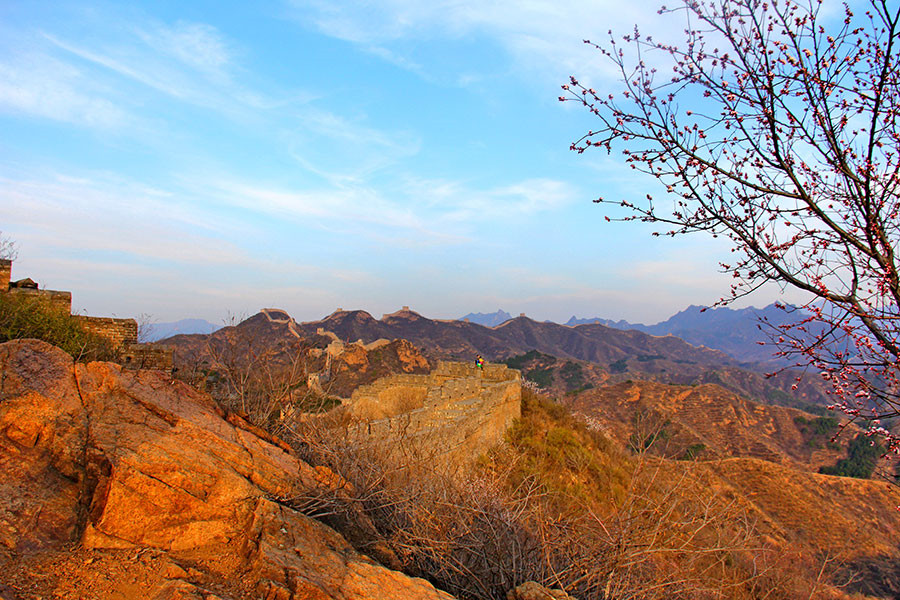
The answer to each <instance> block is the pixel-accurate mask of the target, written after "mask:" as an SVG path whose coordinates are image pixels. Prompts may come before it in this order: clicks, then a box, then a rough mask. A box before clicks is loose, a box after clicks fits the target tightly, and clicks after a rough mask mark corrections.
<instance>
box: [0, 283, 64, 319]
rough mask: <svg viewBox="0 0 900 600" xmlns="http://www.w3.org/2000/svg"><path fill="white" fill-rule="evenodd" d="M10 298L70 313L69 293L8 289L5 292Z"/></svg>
mask: <svg viewBox="0 0 900 600" xmlns="http://www.w3.org/2000/svg"><path fill="white" fill-rule="evenodd" d="M6 293H7V294H9V295H10V296H14V297H16V298H19V299H23V300H24V299H29V300H34V301H36V302H41V303H43V304H46V305H47V306H49V307H50V308H53V309H56V310H59V311H61V312H66V313H71V312H72V294H71V292H60V291H57V290H34V289H30V288H9V289H8V290H7V291H6Z"/></svg>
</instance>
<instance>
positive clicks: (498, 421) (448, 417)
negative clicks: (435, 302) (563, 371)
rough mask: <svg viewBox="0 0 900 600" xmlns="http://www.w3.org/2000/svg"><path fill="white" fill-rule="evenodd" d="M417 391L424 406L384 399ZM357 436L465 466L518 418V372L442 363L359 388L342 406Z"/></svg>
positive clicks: (500, 438) (406, 452)
mask: <svg viewBox="0 0 900 600" xmlns="http://www.w3.org/2000/svg"><path fill="white" fill-rule="evenodd" d="M413 390H416V391H417V392H419V393H418V394H416V396H417V399H418V398H421V391H422V390H426V391H425V397H424V401H417V402H416V403H414V404H412V405H409V404H407V406H406V408H407V409H406V410H404V411H398V410H397V409H398V404H397V403H395V402H392V401H391V400H389V399H392V398H394V397H396V396H397V395H401V396H402V395H404V394H409V392H412V391H413ZM347 404H348V413H349V414H350V415H351V416H353V417H355V418H356V428H357V432H358V433H359V434H360V435H361V436H365V437H367V438H369V439H370V440H373V441H374V442H375V443H378V444H380V445H383V446H384V447H388V448H393V449H394V450H395V451H396V452H397V453H398V455H409V453H410V452H413V453H418V454H420V455H422V454H426V455H428V456H429V457H430V459H433V460H436V461H440V462H443V463H444V464H452V465H457V466H459V465H464V464H467V463H470V462H471V461H473V460H475V459H476V458H477V457H478V456H479V455H480V454H482V453H484V452H486V451H487V450H489V449H490V448H491V447H493V446H495V445H497V444H499V443H501V442H502V441H503V438H504V435H505V433H506V430H507V429H508V428H509V426H510V425H511V424H512V421H513V419H516V418H518V417H520V416H521V414H522V386H521V376H520V374H519V372H518V371H515V370H513V369H509V368H507V367H506V366H505V365H485V368H484V370H481V369H478V368H477V367H475V366H474V365H470V364H468V363H452V362H441V363H438V365H437V367H435V369H434V370H433V371H432V372H431V373H430V374H427V375H408V374H401V375H391V376H388V377H384V378H382V379H379V380H378V381H375V382H374V383H371V384H369V385H365V386H361V387H360V388H358V389H357V390H356V391H355V392H354V393H353V395H352V397H351V398H350V399H349V401H348V402H347Z"/></svg>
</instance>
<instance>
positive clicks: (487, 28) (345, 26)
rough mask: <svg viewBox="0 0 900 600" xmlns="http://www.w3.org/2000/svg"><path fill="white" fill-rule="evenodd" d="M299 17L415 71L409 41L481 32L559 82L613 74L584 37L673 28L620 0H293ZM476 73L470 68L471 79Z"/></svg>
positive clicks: (524, 69)
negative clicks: (337, 0) (406, 50)
mask: <svg viewBox="0 0 900 600" xmlns="http://www.w3.org/2000/svg"><path fill="white" fill-rule="evenodd" d="M289 2H290V6H291V7H292V9H293V10H294V11H295V15H296V16H297V18H298V20H300V21H302V22H304V23H312V24H313V26H314V27H316V28H318V29H319V30H320V31H321V32H323V33H325V34H327V35H330V36H333V37H336V38H339V39H342V40H346V41H349V42H353V43H356V44H359V45H360V46H361V47H363V48H373V47H375V48H380V49H381V50H379V52H380V53H382V54H383V56H384V58H385V59H386V60H390V61H391V62H393V63H395V64H399V65H401V66H402V65H403V62H404V61H409V62H410V63H411V64H413V65H415V67H416V68H415V69H411V70H414V71H421V72H423V73H425V74H427V73H428V65H422V66H420V64H419V62H418V61H414V60H412V59H411V58H410V57H409V56H406V55H405V54H404V50H403V42H405V41H409V40H433V39H436V38H439V39H455V40H460V39H464V38H466V37H474V36H482V37H487V38H488V39H490V40H493V41H495V42H496V43H497V44H499V45H500V47H502V48H503V49H505V51H506V53H507V55H508V57H509V59H510V61H511V68H512V69H513V70H516V71H519V72H521V73H522V74H524V75H527V76H529V77H533V76H534V75H535V74H538V75H540V76H541V77H545V78H549V79H551V80H552V81H554V82H556V81H559V80H561V79H562V78H564V77H566V76H567V75H569V74H575V73H578V74H581V75H585V76H589V77H597V78H599V77H608V76H611V75H612V73H611V72H610V71H609V70H608V69H607V67H606V66H605V65H603V64H602V61H598V60H597V54H596V52H593V51H591V50H590V49H589V48H587V47H585V46H584V44H583V43H582V40H583V39H586V38H592V39H605V37H606V32H607V31H608V30H609V29H613V30H615V31H618V32H620V33H623V34H624V33H628V32H630V31H631V29H632V28H633V26H634V24H635V23H638V22H640V23H641V24H642V28H644V29H645V30H648V31H650V32H651V33H652V32H655V31H658V30H661V31H666V30H669V31H671V29H672V27H671V17H670V18H669V19H668V23H663V21H662V19H661V18H659V17H658V16H657V14H656V10H657V9H658V8H659V7H658V6H656V5H655V4H652V3H646V2H638V3H631V4H628V3H625V4H623V3H621V2H615V1H613V0H603V1H601V2H597V1H596V0H574V1H572V2H565V3H560V2H554V1H553V0H533V1H531V2H527V3H523V2H519V1H517V0H500V1H497V2H480V1H479V0H437V1H435V2H417V1H415V0H380V1H376V2H371V1H368V0H356V1H350V2H340V3H334V2H323V1H321V0H289ZM471 77H473V74H471V73H468V74H466V78H471Z"/></svg>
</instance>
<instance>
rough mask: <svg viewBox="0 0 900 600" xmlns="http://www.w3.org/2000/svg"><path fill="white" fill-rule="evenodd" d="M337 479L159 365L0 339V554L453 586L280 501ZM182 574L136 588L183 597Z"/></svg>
mask: <svg viewBox="0 0 900 600" xmlns="http://www.w3.org/2000/svg"><path fill="white" fill-rule="evenodd" d="M337 479H338V478H337V477H336V476H335V475H334V474H333V473H330V472H327V471H324V470H322V469H321V468H319V469H317V468H314V467H311V466H310V465H308V464H306V463H304V462H303V461H301V460H299V459H298V458H297V457H296V456H295V455H294V454H293V453H292V452H291V451H290V449H289V448H288V447H287V446H285V445H284V444H283V443H281V442H279V441H278V440H276V439H274V438H271V437H270V436H267V435H266V434H265V433H264V432H262V431H259V430H257V429H256V428H254V427H253V426H251V425H250V424H249V423H246V422H245V421H243V420H242V419H240V418H238V417H235V416H234V415H226V414H225V413H224V412H223V411H222V410H221V409H220V408H219V407H218V406H217V405H216V403H215V402H213V401H212V399H211V398H210V397H209V396H207V395H206V394H203V393H201V392H198V391H196V390H194V389H193V388H191V387H189V386H187V385H184V384H182V383H179V382H177V381H173V380H171V379H169V378H167V377H166V376H165V375H163V374H161V373H158V372H149V371H125V370H123V369H122V368H121V367H119V366H118V365H113V364H109V363H90V364H88V365H82V364H73V363H72V360H71V358H70V357H69V356H68V355H67V354H66V353H64V352H63V351H61V350H59V349H57V348H54V347H52V346H49V345H47V344H45V343H43V342H39V341H36V340H20V341H14V342H7V343H5V344H2V345H0V559H4V558H5V560H6V561H12V560H14V559H16V557H17V556H20V555H23V554H26V553H39V552H41V551H51V550H52V549H54V548H59V547H67V548H71V547H72V546H73V545H74V546H78V547H81V548H86V549H111V550H109V551H111V552H114V551H116V550H114V549H118V550H127V549H153V551H156V552H162V553H165V555H166V556H169V557H173V558H174V559H177V560H178V561H180V562H185V561H189V562H190V564H192V565H195V566H197V567H198V568H200V569H205V570H206V571H207V572H214V573H216V574H217V575H218V576H220V577H226V578H235V579H238V580H240V581H241V582H242V584H246V583H247V582H248V581H249V582H250V583H251V584H252V585H251V586H250V587H251V588H254V589H255V594H256V595H258V596H259V597H263V598H285V599H290V598H316V599H318V598H321V599H328V598H335V599H337V598H355V599H360V600H362V599H365V598H373V599H374V598H409V599H417V598H423V599H425V598H428V599H432V598H434V599H449V598H451V597H450V596H449V595H448V594H446V593H444V592H441V591H438V590H436V589H435V588H434V587H432V586H431V585H430V584H429V583H427V582H426V581H424V580H421V579H416V578H410V577H407V576H405V575H403V574H401V573H398V572H395V571H391V570H389V569H386V568H384V567H382V566H381V565H379V564H377V563H375V562H373V561H371V560H370V559H368V558H366V557H364V556H362V555H360V554H358V553H357V552H356V551H354V550H353V548H352V547H351V546H350V545H349V544H348V543H347V542H346V541H345V540H344V539H343V538H342V537H341V536H340V535H339V534H337V533H336V532H335V531H333V530H331V529H329V528H328V527H326V526H325V525H323V524H321V523H319V522H317V521H314V520H312V519H310V518H308V517H306V516H304V515H302V514H300V513H298V512H296V511H294V510H292V509H291V508H289V507H288V503H286V502H284V500H285V499H288V498H290V497H291V496H293V495H294V494H296V493H298V491H300V490H309V489H310V488H313V487H317V486H334V485H336V484H335V481H336V480H337ZM90 560H93V559H90ZM170 570H172V572H178V571H181V568H180V567H177V566H174V565H173V569H170ZM192 585H193V584H191V583H188V582H185V581H181V580H180V579H177V578H175V579H171V580H166V581H164V583H163V584H162V585H157V586H156V588H155V589H152V590H145V591H146V597H158V598H177V597H191V594H193V593H194V592H192V591H191V586H192ZM198 589H199V588H198ZM197 594H200V592H197ZM198 597H204V596H203V594H201V595H199V596H198Z"/></svg>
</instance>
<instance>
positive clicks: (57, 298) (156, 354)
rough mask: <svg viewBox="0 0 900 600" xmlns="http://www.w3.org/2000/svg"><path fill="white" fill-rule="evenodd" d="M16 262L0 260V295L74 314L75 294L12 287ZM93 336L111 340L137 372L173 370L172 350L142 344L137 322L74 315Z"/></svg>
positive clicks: (124, 360) (124, 364) (125, 360)
mask: <svg viewBox="0 0 900 600" xmlns="http://www.w3.org/2000/svg"><path fill="white" fill-rule="evenodd" d="M11 275H12V261H11V260H8V259H0V293H2V294H8V295H9V297H10V298H17V299H23V300H33V301H35V302H40V303H42V304H46V305H48V306H50V307H51V308H54V309H57V310H59V311H61V312H65V313H66V314H69V315H71V314H72V293H71V292H62V291H58V290H42V289H36V288H34V287H10V281H11ZM72 317H73V318H75V319H77V320H78V322H79V323H80V324H81V326H82V327H84V329H85V330H86V331H89V332H90V333H95V334H97V335H101V336H103V337H105V338H107V339H108V340H110V341H111V342H112V343H113V345H114V346H115V348H116V349H117V351H118V356H119V358H118V359H117V362H119V363H121V364H122V365H123V366H125V367H128V368H134V369H158V370H162V371H171V370H172V350H171V349H169V348H166V347H164V346H157V345H156V344H139V343H138V324H137V321H135V320H134V319H116V318H112V317H88V316H85V315H72Z"/></svg>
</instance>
